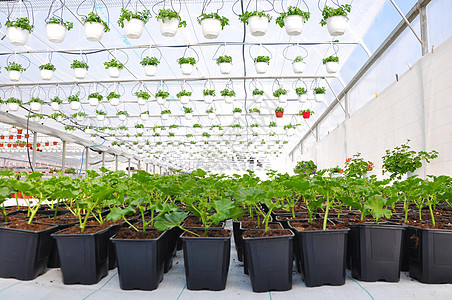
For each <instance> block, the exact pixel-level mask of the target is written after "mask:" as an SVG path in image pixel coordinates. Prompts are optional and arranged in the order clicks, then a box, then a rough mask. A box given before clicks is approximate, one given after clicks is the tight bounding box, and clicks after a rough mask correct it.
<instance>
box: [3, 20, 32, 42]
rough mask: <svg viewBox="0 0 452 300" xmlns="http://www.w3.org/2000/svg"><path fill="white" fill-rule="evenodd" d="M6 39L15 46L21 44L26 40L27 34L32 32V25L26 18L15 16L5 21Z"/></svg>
mask: <svg viewBox="0 0 452 300" xmlns="http://www.w3.org/2000/svg"><path fill="white" fill-rule="evenodd" d="M5 25H6V30H7V33H8V40H9V42H10V43H11V44H13V45H15V46H23V45H25V43H26V42H27V39H28V35H29V34H30V33H31V32H33V28H34V25H31V24H30V21H29V20H28V18H17V19H16V20H14V21H10V20H8V21H6V23H5Z"/></svg>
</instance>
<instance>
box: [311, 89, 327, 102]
mask: <svg viewBox="0 0 452 300" xmlns="http://www.w3.org/2000/svg"><path fill="white" fill-rule="evenodd" d="M325 94H326V89H325V88H324V87H316V88H314V99H315V101H317V102H324V101H325Z"/></svg>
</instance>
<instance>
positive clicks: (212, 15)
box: [198, 13, 229, 30]
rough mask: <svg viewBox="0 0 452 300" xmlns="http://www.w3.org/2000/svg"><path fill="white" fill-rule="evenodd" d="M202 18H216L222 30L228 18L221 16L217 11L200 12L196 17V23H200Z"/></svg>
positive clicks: (227, 23) (227, 22)
mask: <svg viewBox="0 0 452 300" xmlns="http://www.w3.org/2000/svg"><path fill="white" fill-rule="evenodd" d="M204 19H217V20H219V21H220V22H221V29H222V30H223V29H224V27H225V26H226V25H229V19H228V18H226V17H223V16H220V15H219V14H218V13H210V14H201V15H200V16H199V17H198V23H199V24H201V21H202V20H204Z"/></svg>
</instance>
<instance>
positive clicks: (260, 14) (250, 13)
mask: <svg viewBox="0 0 452 300" xmlns="http://www.w3.org/2000/svg"><path fill="white" fill-rule="evenodd" d="M252 16H258V17H260V18H262V17H266V18H267V19H268V22H269V23H270V20H271V19H272V17H271V16H270V15H269V14H267V13H265V11H245V12H244V13H243V14H242V15H239V20H240V21H242V22H243V23H245V24H248V22H249V20H248V19H249V18H251V17H252Z"/></svg>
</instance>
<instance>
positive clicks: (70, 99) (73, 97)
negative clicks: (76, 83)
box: [67, 92, 80, 103]
mask: <svg viewBox="0 0 452 300" xmlns="http://www.w3.org/2000/svg"><path fill="white" fill-rule="evenodd" d="M67 101H68V102H69V103H71V102H74V101H76V102H80V92H77V94H75V95H70V96H69V97H68V98H67Z"/></svg>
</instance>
